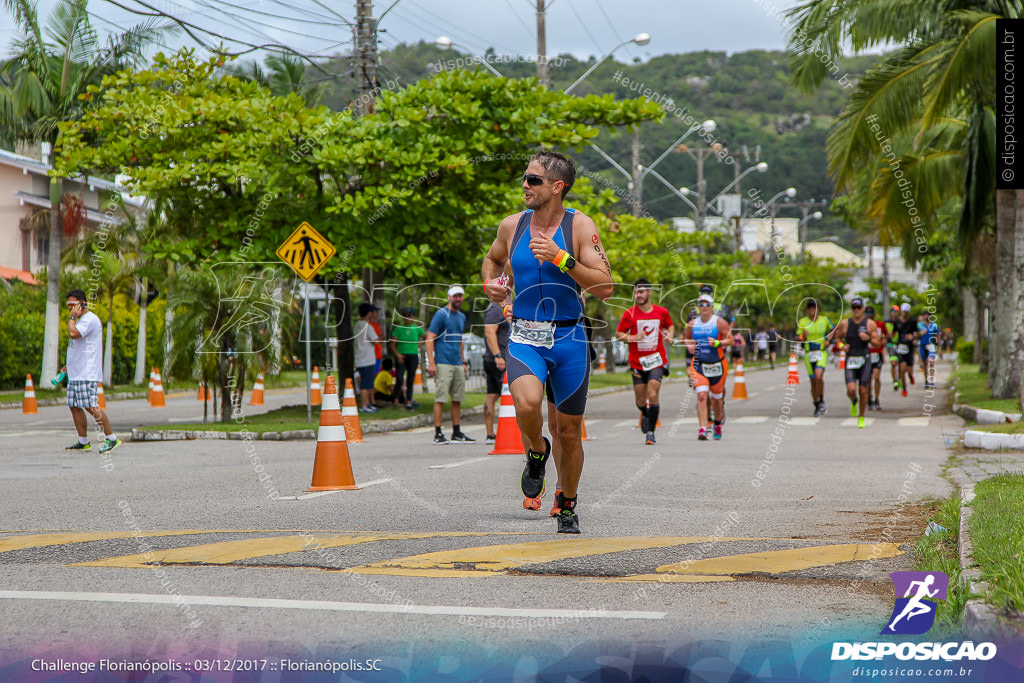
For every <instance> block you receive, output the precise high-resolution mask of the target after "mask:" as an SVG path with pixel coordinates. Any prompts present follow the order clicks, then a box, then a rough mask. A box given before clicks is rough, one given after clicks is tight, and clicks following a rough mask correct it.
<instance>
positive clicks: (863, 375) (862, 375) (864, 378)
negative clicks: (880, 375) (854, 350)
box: [843, 356, 871, 387]
mask: <svg viewBox="0 0 1024 683" xmlns="http://www.w3.org/2000/svg"><path fill="white" fill-rule="evenodd" d="M851 358H863V359H864V364H863V365H861V366H860V367H859V368H851V367H850V359H851ZM843 372H845V373H846V383H847V384H860V385H861V386H862V387H866V386H869V385H870V384H871V358H870V357H869V356H847V357H846V369H845V370H844V371H843Z"/></svg>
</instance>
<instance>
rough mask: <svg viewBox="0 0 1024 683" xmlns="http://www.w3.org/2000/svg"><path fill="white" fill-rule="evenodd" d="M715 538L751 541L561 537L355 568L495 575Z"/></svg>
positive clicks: (420, 573)
mask: <svg viewBox="0 0 1024 683" xmlns="http://www.w3.org/2000/svg"><path fill="white" fill-rule="evenodd" d="M710 540H715V541H749V540H755V539H749V538H714V539H712V537H708V536H678V537H674V536H625V537H619V538H587V539H578V540H571V539H558V540H554V541H536V542H533V543H512V544H507V545H488V546H482V547H475V548H462V549H459V550H443V551H440V552H435V553H425V554H422V555H412V556H410V557H401V558H398V559H394V560H383V561H381V562H374V563H373V564H368V565H363V566H361V567H354V568H353V569H352V570H351V571H353V572H356V573H359V574H391V575H396V574H397V575H402V576H464V577H470V576H495V575H496V574H498V573H500V572H505V571H508V570H510V569H516V568H517V567H522V566H523V565H527V564H540V563H543V562H554V561H556V560H567V559H571V558H574V557H588V556H591V555H603V554H606V553H617V552H621V551H623V550H640V549H642V548H663V547H669V546H676V545H686V544H689V543H705V542H707V541H710Z"/></svg>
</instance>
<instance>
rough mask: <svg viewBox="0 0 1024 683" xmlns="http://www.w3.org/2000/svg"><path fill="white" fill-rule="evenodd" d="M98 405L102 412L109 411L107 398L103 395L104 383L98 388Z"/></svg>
mask: <svg viewBox="0 0 1024 683" xmlns="http://www.w3.org/2000/svg"><path fill="white" fill-rule="evenodd" d="M96 403H97V405H99V407H100V410H106V409H107V397H106V396H104V395H103V382H100V385H99V386H98V387H97V388H96Z"/></svg>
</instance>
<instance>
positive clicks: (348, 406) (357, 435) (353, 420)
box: [328, 375, 363, 443]
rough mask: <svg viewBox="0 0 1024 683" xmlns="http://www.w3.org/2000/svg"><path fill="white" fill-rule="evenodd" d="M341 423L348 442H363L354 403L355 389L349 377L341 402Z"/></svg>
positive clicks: (356, 407) (357, 410) (356, 406)
mask: <svg viewBox="0 0 1024 683" xmlns="http://www.w3.org/2000/svg"><path fill="white" fill-rule="evenodd" d="M328 376H330V375H328ZM341 424H343V425H345V434H347V435H348V441H349V443H362V442H363V428H362V426H361V425H360V424H359V406H358V405H356V390H355V389H354V388H353V387H352V379H351V378H349V379H346V380H345V397H344V399H343V400H342V402H341Z"/></svg>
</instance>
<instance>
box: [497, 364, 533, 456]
mask: <svg viewBox="0 0 1024 683" xmlns="http://www.w3.org/2000/svg"><path fill="white" fill-rule="evenodd" d="M488 455H526V451H525V450H524V449H523V438H522V436H521V435H520V432H519V423H518V422H517V421H516V404H515V403H514V402H513V401H512V392H511V391H509V389H508V373H507V372H506V373H505V380H504V382H502V384H501V405H500V406H499V407H498V433H497V435H496V436H495V437H494V450H493V451H491V452H490V453H488Z"/></svg>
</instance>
